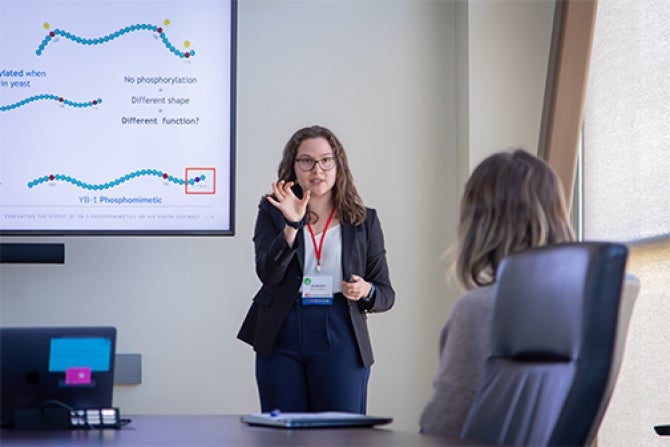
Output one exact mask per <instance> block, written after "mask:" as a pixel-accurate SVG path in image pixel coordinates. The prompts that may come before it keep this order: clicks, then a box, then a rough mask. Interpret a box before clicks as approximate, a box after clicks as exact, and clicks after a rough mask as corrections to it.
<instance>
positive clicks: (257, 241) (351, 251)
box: [237, 198, 395, 367]
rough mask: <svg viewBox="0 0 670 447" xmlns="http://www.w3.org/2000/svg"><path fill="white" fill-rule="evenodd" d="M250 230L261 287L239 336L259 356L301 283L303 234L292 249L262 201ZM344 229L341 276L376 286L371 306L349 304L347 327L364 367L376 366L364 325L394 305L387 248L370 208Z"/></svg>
mask: <svg viewBox="0 0 670 447" xmlns="http://www.w3.org/2000/svg"><path fill="white" fill-rule="evenodd" d="M258 209H259V211H258V217H257V219H256V228H255V230H254V247H255V252H256V273H257V274H258V277H259V278H260V280H261V282H262V283H263V284H262V286H261V288H260V290H258V292H257V293H256V295H255V296H254V298H253V302H252V304H251V308H250V309H249V312H248V313H247V315H246V317H245V319H244V322H243V323H242V327H241V328H240V330H239V332H238V334H237V338H239V339H240V340H242V341H244V342H246V343H249V344H250V345H251V346H253V348H254V350H255V351H256V352H257V353H258V354H259V355H261V356H264V357H267V356H269V355H270V353H271V352H272V349H273V346H274V343H275V339H276V338H277V334H278V332H279V329H280V327H281V325H282V323H283V322H284V319H285V318H286V316H287V315H288V313H289V312H290V311H291V308H292V306H293V305H294V304H295V303H296V297H297V295H298V290H299V289H300V284H302V275H303V262H304V248H303V244H304V243H305V241H304V237H303V232H302V231H300V232H298V235H297V237H296V240H295V242H294V244H293V247H289V246H288V244H287V243H286V241H285V240H284V234H283V229H284V224H285V221H284V216H283V215H282V213H281V211H279V210H278V209H277V208H275V207H274V206H272V204H270V203H269V202H268V201H267V199H265V198H263V199H262V200H261V202H260V204H259V205H258ZM340 225H341V227H342V228H341V230H342V275H343V278H349V277H350V276H351V275H352V274H355V275H359V276H361V277H362V278H363V279H365V280H366V281H368V282H372V283H374V285H375V287H376V291H375V298H374V300H373V301H372V303H371V304H368V305H367V307H368V308H366V305H365V304H364V303H363V302H362V301H358V302H355V301H347V303H348V306H349V315H350V317H351V323H352V325H353V328H354V333H355V334H356V341H357V343H358V350H359V353H360V356H361V361H362V363H363V365H364V366H365V367H369V366H370V365H372V363H373V362H374V357H373V355H372V345H371V343H370V334H369V333H368V327H367V322H366V320H367V312H383V311H386V310H389V309H390V308H391V307H392V306H393V304H394V302H395V291H394V290H393V287H392V286H391V281H390V279H389V271H388V265H387V263H386V249H385V248H384V235H383V233H382V229H381V224H380V222H379V219H378V218H377V212H376V211H375V210H374V209H371V208H367V218H366V219H365V222H364V223H363V224H361V225H357V226H354V225H350V224H345V223H342V222H341V223H340Z"/></svg>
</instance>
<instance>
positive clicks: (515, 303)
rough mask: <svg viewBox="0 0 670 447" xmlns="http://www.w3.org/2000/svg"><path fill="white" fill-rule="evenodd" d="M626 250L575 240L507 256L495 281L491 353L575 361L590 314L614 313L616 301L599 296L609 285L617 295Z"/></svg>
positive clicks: (607, 293) (524, 358) (521, 358)
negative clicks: (574, 241)
mask: <svg viewBox="0 0 670 447" xmlns="http://www.w3.org/2000/svg"><path fill="white" fill-rule="evenodd" d="M627 255H628V249H627V248H626V246H624V245H621V244H616V243H608V242H577V243H567V244H559V245H553V246H547V247H542V248H536V249H530V250H526V251H523V252H519V253H516V254H513V255H510V256H508V257H506V258H505V259H504V260H503V261H502V262H501V264H500V266H499V269H498V274H497V281H496V283H497V287H496V303H495V306H496V310H495V312H494V321H493V333H492V356H494V357H504V358H511V359H515V360H518V361H543V359H544V360H546V361H561V360H563V361H570V360H574V359H575V358H576V357H577V356H578V355H579V354H580V353H581V352H582V350H581V349H580V348H581V343H582V340H584V337H585V335H586V334H585V331H588V330H589V328H588V327H587V325H586V324H585V322H586V321H590V320H589V318H590V316H591V315H592V314H593V313H598V312H618V307H619V306H618V303H616V305H613V304H612V302H611V300H610V301H606V300H605V299H603V298H601V297H603V296H612V295H611V292H612V291H611V289H612V288H617V290H616V291H615V295H616V296H617V297H618V296H619V295H620V289H621V285H622V280H623V272H624V269H625V263H626V258H627ZM607 321H616V319H613V320H607Z"/></svg>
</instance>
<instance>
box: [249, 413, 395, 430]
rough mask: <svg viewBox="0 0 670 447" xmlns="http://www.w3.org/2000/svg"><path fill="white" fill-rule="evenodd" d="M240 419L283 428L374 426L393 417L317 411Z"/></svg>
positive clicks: (271, 414) (262, 415) (386, 422)
mask: <svg viewBox="0 0 670 447" xmlns="http://www.w3.org/2000/svg"><path fill="white" fill-rule="evenodd" d="M240 420H241V421H242V422H244V423H247V424H249V425H263V426H268V427H282V428H333V427H372V426H374V425H382V424H389V423H391V422H393V418H390V417H381V416H369V415H365V414H358V413H346V412H339V411H325V412H315V413H281V412H279V411H273V412H271V413H256V414H247V415H243V416H242V417H241V418H240Z"/></svg>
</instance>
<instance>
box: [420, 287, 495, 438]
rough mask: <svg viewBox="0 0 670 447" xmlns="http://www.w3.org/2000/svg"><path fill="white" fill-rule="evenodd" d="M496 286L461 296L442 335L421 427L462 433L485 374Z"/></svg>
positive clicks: (423, 429) (425, 430)
mask: <svg viewBox="0 0 670 447" xmlns="http://www.w3.org/2000/svg"><path fill="white" fill-rule="evenodd" d="M494 290H495V287H494V286H487V287H480V288H477V289H473V290H470V291H469V292H467V293H465V294H464V295H463V296H461V297H460V298H459V299H458V300H457V301H456V304H455V305H454V308H453V310H452V312H451V315H450V316H449V319H448V320H447V323H446V324H445V326H444V328H443V329H442V333H441V335H440V366H439V368H438V371H437V375H436V376H435V380H434V381H433V396H432V397H431V399H430V400H429V401H428V403H427V404H426V406H425V408H424V409H423V412H422V413H421V420H420V431H421V432H422V433H428V434H440V435H448V436H451V437H458V436H459V435H460V434H461V430H462V428H463V425H464V424H465V419H466V417H467V415H468V412H469V411H470V406H471V405H472V401H473V399H474V396H475V392H476V391H477V386H478V384H479V380H480V378H481V377H482V375H483V371H484V362H485V360H486V355H487V353H488V352H487V351H488V346H489V338H490V334H491V316H492V314H493V301H494V294H495V292H494Z"/></svg>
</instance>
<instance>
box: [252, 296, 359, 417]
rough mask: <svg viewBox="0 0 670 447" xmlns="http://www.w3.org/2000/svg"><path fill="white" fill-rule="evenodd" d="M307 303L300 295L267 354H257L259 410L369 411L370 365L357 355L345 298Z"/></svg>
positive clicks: (338, 297) (336, 297) (339, 297)
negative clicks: (312, 303) (270, 352)
mask: <svg viewBox="0 0 670 447" xmlns="http://www.w3.org/2000/svg"><path fill="white" fill-rule="evenodd" d="M333 301H334V302H333V304H332V305H331V306H303V305H302V304H301V300H300V298H298V300H297V302H296V304H295V306H293V309H292V310H291V312H290V313H289V315H288V316H287V317H286V320H285V321H284V323H283V325H282V327H281V329H280V331H279V335H278V337H277V341H276V342H275V347H274V349H273V351H272V354H271V355H270V356H269V357H261V356H259V355H256V383H257V385H258V394H259V397H260V403H261V411H263V412H269V411H272V410H276V409H278V410H281V411H287V412H302V413H304V412H312V411H346V412H351V413H361V414H365V412H366V404H367V387H368V378H369V377H370V368H365V367H363V364H362V363H361V359H360V356H359V353H358V346H357V344H356V338H355V336H354V330H353V327H352V325H351V318H350V317H349V308H348V305H347V302H346V298H344V296H342V295H341V294H336V295H335V298H334V300H333Z"/></svg>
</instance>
